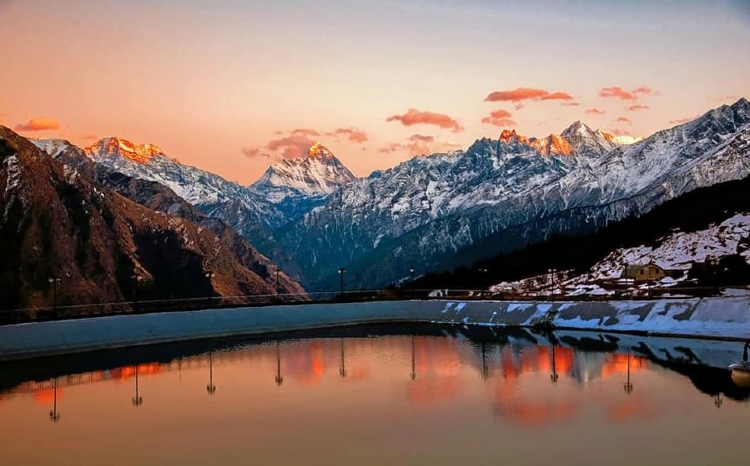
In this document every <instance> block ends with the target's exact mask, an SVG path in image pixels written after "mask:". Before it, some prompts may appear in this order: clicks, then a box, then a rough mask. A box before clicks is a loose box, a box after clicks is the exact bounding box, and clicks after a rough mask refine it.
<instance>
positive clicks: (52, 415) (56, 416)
mask: <svg viewBox="0 0 750 466" xmlns="http://www.w3.org/2000/svg"><path fill="white" fill-rule="evenodd" d="M49 418H50V420H52V422H57V421H59V420H60V413H58V412H57V377H55V378H54V379H52V410H51V411H50V412H49Z"/></svg>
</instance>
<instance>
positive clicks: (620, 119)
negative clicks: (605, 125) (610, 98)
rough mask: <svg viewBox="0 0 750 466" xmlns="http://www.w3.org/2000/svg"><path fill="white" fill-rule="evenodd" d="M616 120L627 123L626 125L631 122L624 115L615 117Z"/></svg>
mask: <svg viewBox="0 0 750 466" xmlns="http://www.w3.org/2000/svg"><path fill="white" fill-rule="evenodd" d="M616 121H617V122H618V123H626V124H628V125H629V124H631V123H632V122H631V121H630V118H626V117H624V116H621V117H617V120H616Z"/></svg>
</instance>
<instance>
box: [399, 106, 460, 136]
mask: <svg viewBox="0 0 750 466" xmlns="http://www.w3.org/2000/svg"><path fill="white" fill-rule="evenodd" d="M385 121H399V122H401V124H402V125H404V126H413V125H434V126H438V127H440V128H446V129H452V130H453V132H455V133H458V132H461V131H463V129H464V127H463V126H461V125H460V124H459V123H458V121H456V120H455V119H453V118H451V117H450V116H448V115H445V114H442V113H434V112H423V111H420V110H417V109H416V108H410V109H409V111H408V112H406V113H404V114H403V115H393V116H390V117H388V118H386V120H385Z"/></svg>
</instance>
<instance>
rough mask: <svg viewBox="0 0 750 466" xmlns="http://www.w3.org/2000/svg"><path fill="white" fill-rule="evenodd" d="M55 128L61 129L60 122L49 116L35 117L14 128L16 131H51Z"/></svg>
mask: <svg viewBox="0 0 750 466" xmlns="http://www.w3.org/2000/svg"><path fill="white" fill-rule="evenodd" d="M54 129H60V123H58V122H57V121H56V120H53V119H52V118H47V117H34V118H32V119H30V120H29V121H28V123H25V124H23V123H21V124H17V125H16V126H15V127H14V128H13V130H14V131H50V130H54Z"/></svg>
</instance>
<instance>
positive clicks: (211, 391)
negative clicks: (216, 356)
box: [206, 353, 216, 395]
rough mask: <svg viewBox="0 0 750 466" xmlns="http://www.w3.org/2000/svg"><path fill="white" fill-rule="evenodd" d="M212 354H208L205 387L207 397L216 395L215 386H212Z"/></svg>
mask: <svg viewBox="0 0 750 466" xmlns="http://www.w3.org/2000/svg"><path fill="white" fill-rule="evenodd" d="M212 354H213V353H208V385H206V392H208V394H209V395H213V394H214V393H216V385H214V361H213V358H212V357H211V355H212Z"/></svg>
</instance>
